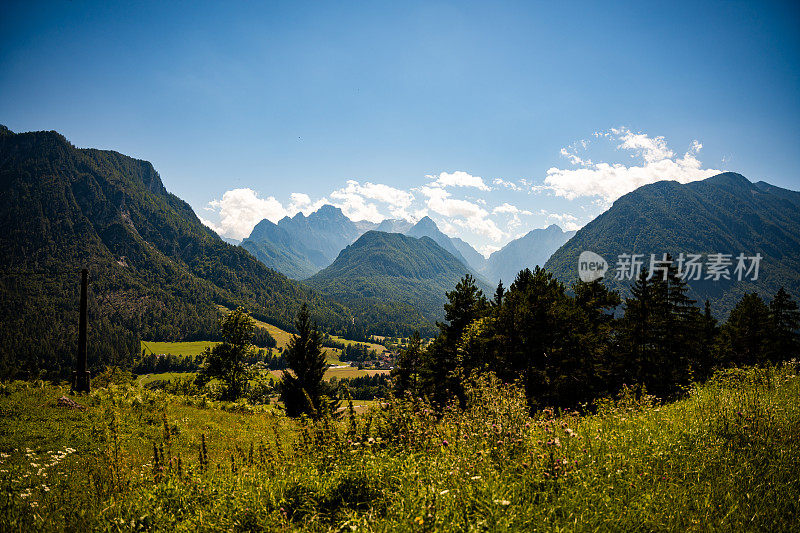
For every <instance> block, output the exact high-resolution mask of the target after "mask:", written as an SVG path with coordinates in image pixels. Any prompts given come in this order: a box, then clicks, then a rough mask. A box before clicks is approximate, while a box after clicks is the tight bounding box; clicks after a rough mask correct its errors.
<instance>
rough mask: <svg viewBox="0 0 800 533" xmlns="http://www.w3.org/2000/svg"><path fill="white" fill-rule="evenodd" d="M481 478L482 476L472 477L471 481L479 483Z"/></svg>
mask: <svg viewBox="0 0 800 533" xmlns="http://www.w3.org/2000/svg"><path fill="white" fill-rule="evenodd" d="M480 478H481V476H472V477H471V478H470V479H471V480H472V481H478V480H479V479H480Z"/></svg>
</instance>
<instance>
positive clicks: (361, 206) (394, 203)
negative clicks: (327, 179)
mask: <svg viewBox="0 0 800 533" xmlns="http://www.w3.org/2000/svg"><path fill="white" fill-rule="evenodd" d="M331 197H332V198H337V199H343V200H346V201H345V203H344V204H343V205H342V206H340V207H342V211H344V212H345V214H346V215H348V216H350V215H349V214H348V211H347V210H349V211H350V212H352V213H354V216H358V217H362V218H354V219H353V220H369V221H370V222H380V221H381V220H383V219H384V218H386V217H385V216H384V215H383V214H381V213H380V211H379V210H378V207H377V206H376V205H375V204H371V203H368V202H367V201H366V199H370V200H375V201H378V202H380V203H383V204H386V207H387V209H388V211H389V214H390V215H391V216H392V217H393V218H401V219H404V220H409V221H413V220H414V215H413V214H411V213H409V212H408V208H409V207H411V204H412V203H413V202H414V195H413V194H412V193H410V192H408V191H404V190H402V189H396V188H394V187H390V186H389V185H384V184H382V183H370V182H365V183H364V184H363V185H362V184H360V183H359V182H357V181H355V180H348V181H347V186H346V187H344V188H342V189H339V190H337V191H334V192H333V193H331ZM356 197H359V198H360V199H359V198H356ZM346 209H347V210H346ZM378 217H380V220H378V219H377V218H378ZM351 218H352V217H351Z"/></svg>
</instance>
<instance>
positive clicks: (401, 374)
mask: <svg viewBox="0 0 800 533" xmlns="http://www.w3.org/2000/svg"><path fill="white" fill-rule="evenodd" d="M667 259H669V258H667ZM687 292H688V291H687V287H686V283H685V282H684V281H683V280H682V279H681V278H680V277H679V276H678V275H677V270H676V268H675V266H674V265H670V266H669V267H668V268H667V269H666V270H664V271H660V272H658V273H657V274H656V275H650V274H649V273H648V272H647V271H646V270H645V271H643V272H642V273H641V274H640V276H639V278H638V279H637V280H636V282H635V283H634V284H633V285H632V287H631V289H630V293H631V296H630V297H629V298H627V299H626V300H625V306H624V315H623V316H622V318H620V319H617V318H615V312H616V309H617V307H618V306H619V305H620V297H619V294H618V293H617V292H615V291H611V290H609V289H608V288H607V287H606V286H605V285H604V284H603V282H602V281H600V280H597V281H594V282H592V283H584V282H580V281H579V282H577V283H575V284H574V285H573V286H572V289H571V291H567V289H566V288H565V287H564V286H563V284H561V283H560V282H559V281H557V280H556V279H555V278H554V277H553V276H552V275H551V274H550V273H549V272H547V271H545V270H543V269H540V268H538V267H537V268H536V269H534V270H533V271H531V270H528V269H526V270H523V271H521V272H520V273H519V274H518V275H517V277H516V279H515V281H514V283H513V284H512V285H511V287H510V288H509V289H508V291H505V290H504V289H503V287H502V285H500V286H498V288H497V290H496V291H495V296H494V299H493V301H492V302H491V304H489V303H487V302H486V300H485V298H483V296H482V294H480V293H479V291H477V288H476V287H475V285H474V283H473V282H472V280H471V279H470V278H469V277H467V278H465V279H464V280H462V281H461V282H460V283H459V284H458V285H457V286H456V289H455V290H454V291H452V292H450V293H448V300H449V301H448V303H447V304H446V306H445V310H446V317H447V322H446V323H444V324H440V325H439V327H440V333H439V335H438V337H437V338H436V339H434V341H433V343H432V344H430V345H429V346H428V347H427V348H426V349H425V350H423V351H422V353H421V355H420V356H419V359H417V357H416V356H415V353H416V352H415V351H414V350H412V351H410V352H408V353H405V354H401V357H400V358H399V359H398V361H397V366H396V368H395V370H394V372H393V378H394V381H395V383H394V386H395V392H396V394H404V393H406V392H411V393H412V394H414V395H415V396H416V395H423V396H427V397H428V398H430V399H431V400H433V401H434V403H436V404H438V405H440V406H442V405H444V404H446V403H448V402H450V401H452V400H458V401H459V403H461V404H463V401H464V398H463V394H462V391H463V387H464V384H465V383H466V382H468V381H469V380H470V379H471V376H474V375H475V373H476V372H477V373H480V372H484V371H491V372H493V373H494V374H495V375H496V376H497V377H499V378H500V379H501V380H503V381H505V382H517V383H520V384H521V385H523V386H524V390H525V394H526V397H527V398H528V402H529V403H530V405H531V406H532V407H537V406H539V407H541V406H546V405H550V406H561V407H575V406H579V405H585V404H588V403H591V402H593V401H594V400H596V399H598V398H602V397H604V396H608V395H613V394H616V392H617V391H619V390H620V389H626V387H627V390H631V389H630V387H633V388H634V389H637V388H639V387H644V388H645V389H646V390H647V391H648V392H650V393H654V394H656V395H657V396H658V397H660V398H663V399H669V398H675V397H677V396H678V395H680V394H681V393H682V392H683V391H684V390H685V387H686V386H688V385H689V384H690V382H691V381H693V380H700V381H702V380H705V379H706V378H708V377H709V376H710V375H711V374H712V373H713V371H714V370H716V369H718V368H721V367H723V366H725V365H730V364H754V363H755V364H760V363H765V362H767V361H769V360H770V358H771V360H772V361H775V362H779V361H782V360H787V359H789V358H790V357H791V356H792V354H793V353H796V352H793V351H792V350H793V349H792V348H791V346H790V347H789V348H786V349H784V350H780V351H779V350H776V349H775V348H774V346H775V345H776V344H775V342H771V341H770V339H788V342H792V341H793V340H794V341H796V339H797V327H798V314H797V310H796V306H795V304H794V302H793V301H792V300H791V298H790V297H789V296H788V293H785V292H784V293H783V294H778V295H776V297H775V299H774V300H773V303H772V309H770V308H769V307H767V305H766V304H765V303H764V302H763V301H762V300H761V299H760V298H759V297H758V296H757V295H755V294H752V295H747V296H746V297H745V298H743V299H742V301H741V302H740V303H739V304H738V305H737V306H736V308H735V309H734V311H733V312H732V313H731V318H730V320H729V321H728V323H727V324H726V325H725V326H724V327H723V328H722V330H721V331H720V328H719V327H718V326H717V321H716V319H715V318H714V317H713V315H712V313H711V307H710V304H709V303H708V302H706V305H705V310H704V311H703V312H701V311H700V309H699V308H697V307H696V305H695V302H694V301H693V300H691V299H689V297H688V296H687ZM775 317H783V318H780V319H778V318H775ZM779 323H781V324H783V326H782V328H781V327H778V324H779ZM409 353H410V354H412V355H413V356H409Z"/></svg>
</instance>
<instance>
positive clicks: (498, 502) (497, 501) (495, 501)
mask: <svg viewBox="0 0 800 533" xmlns="http://www.w3.org/2000/svg"><path fill="white" fill-rule="evenodd" d="M494 503H496V504H497V505H511V502H510V501H508V500H494Z"/></svg>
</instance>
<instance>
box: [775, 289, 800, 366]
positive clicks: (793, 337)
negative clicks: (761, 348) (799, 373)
mask: <svg viewBox="0 0 800 533" xmlns="http://www.w3.org/2000/svg"><path fill="white" fill-rule="evenodd" d="M769 312H770V319H771V326H772V327H771V330H772V331H771V335H770V337H771V339H770V356H771V358H772V359H773V360H774V361H781V360H786V359H791V358H792V357H796V356H797V355H798V353H800V336H798V329H799V328H800V311H798V310H797V303H796V302H795V301H794V300H792V298H791V296H789V293H788V292H786V291H785V290H784V288H783V287H781V288H780V289H779V290H778V292H777V293H775V297H774V298H773V299H772V301H771V302H770V303H769Z"/></svg>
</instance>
